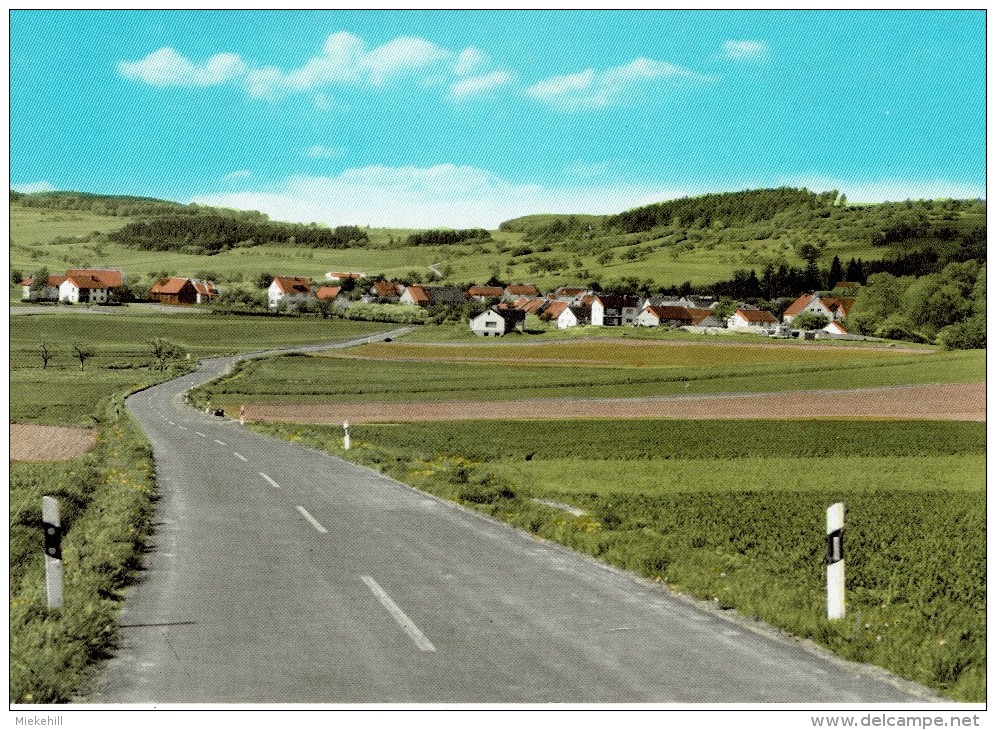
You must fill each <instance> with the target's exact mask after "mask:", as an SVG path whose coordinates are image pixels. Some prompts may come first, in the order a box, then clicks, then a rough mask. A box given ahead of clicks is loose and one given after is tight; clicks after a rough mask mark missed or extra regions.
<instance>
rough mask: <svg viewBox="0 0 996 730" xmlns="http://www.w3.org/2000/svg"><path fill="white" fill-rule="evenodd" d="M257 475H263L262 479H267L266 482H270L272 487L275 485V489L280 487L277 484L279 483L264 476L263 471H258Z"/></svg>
mask: <svg viewBox="0 0 996 730" xmlns="http://www.w3.org/2000/svg"><path fill="white" fill-rule="evenodd" d="M259 475H260V476H261V477H263V479H265V480H266V481H268V482H269V483H270V486H273V487H276V488H277V489H280V485H279V484H277V483H276V482H275V481H273V480H272V479H270V477H268V476H266V474H264V473H263V472H260V473H259Z"/></svg>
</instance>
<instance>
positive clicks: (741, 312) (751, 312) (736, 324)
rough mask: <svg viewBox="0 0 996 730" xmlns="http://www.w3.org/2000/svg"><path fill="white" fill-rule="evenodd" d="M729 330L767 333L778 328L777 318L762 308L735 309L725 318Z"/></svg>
mask: <svg viewBox="0 0 996 730" xmlns="http://www.w3.org/2000/svg"><path fill="white" fill-rule="evenodd" d="M726 326H727V327H729V328H730V329H731V330H739V331H741V332H757V333H764V334H769V333H771V332H774V331H776V330H777V329H778V318H777V317H775V315H773V314H772V313H771V312H765V311H764V310H763V309H743V308H741V309H737V311H736V312H734V313H733V314H732V315H730V318H729V319H727V320H726Z"/></svg>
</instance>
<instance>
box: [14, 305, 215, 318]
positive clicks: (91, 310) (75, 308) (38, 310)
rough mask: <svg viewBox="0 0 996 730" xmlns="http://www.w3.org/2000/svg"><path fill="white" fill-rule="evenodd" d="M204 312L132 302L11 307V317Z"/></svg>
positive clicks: (189, 308) (196, 309)
mask: <svg viewBox="0 0 996 730" xmlns="http://www.w3.org/2000/svg"><path fill="white" fill-rule="evenodd" d="M204 311H206V310H205V309H204V308H203V307H195V306H191V307H171V306H169V305H168V304H155V303H154V302H133V303H131V304H125V305H122V306H120V307H114V306H111V307H107V306H101V305H99V304H95V305H92V306H87V305H85V304H84V305H79V304H73V305H72V306H65V305H63V306H59V305H57V304H53V305H51V306H42V305H32V304H26V305H24V306H18V305H11V307H10V314H11V316H17V315H19V314H135V313H136V312H156V313H162V314H196V313H197V312H204Z"/></svg>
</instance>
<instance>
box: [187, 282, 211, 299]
mask: <svg viewBox="0 0 996 730" xmlns="http://www.w3.org/2000/svg"><path fill="white" fill-rule="evenodd" d="M190 281H191V282H193V284H194V289H196V290H197V293H198V294H201V295H203V296H207V297H216V296H218V287H216V286H215V285H214V282H213V281H201V280H200V279H191V280H190Z"/></svg>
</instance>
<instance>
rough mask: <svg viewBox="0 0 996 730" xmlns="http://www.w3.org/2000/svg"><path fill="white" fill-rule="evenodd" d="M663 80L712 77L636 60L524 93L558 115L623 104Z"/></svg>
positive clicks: (549, 82) (557, 78)
mask: <svg viewBox="0 0 996 730" xmlns="http://www.w3.org/2000/svg"><path fill="white" fill-rule="evenodd" d="M665 79H669V80H672V81H696V82H705V81H712V78H711V77H708V76H704V75H702V74H699V73H696V72H694V71H691V70H689V69H686V68H682V67H681V66H676V65H674V64H673V63H667V62H666V61H655V60H653V59H649V58H637V59H635V60H633V61H631V62H630V63H628V64H626V65H624V66H616V67H614V68H610V69H606V70H605V71H601V72H599V71H595V69H591V68H589V69H586V70H585V71H581V72H579V73H576V74H568V75H565V76H554V77H552V78H549V79H544V80H543V81H540V82H538V83H536V84H533V85H532V86H531V87H529V88H528V89H526V94H528V95H529V96H531V97H533V98H534V99H536V100H538V101H541V102H543V103H545V104H548V105H549V106H551V107H553V108H554V109H557V110H558V111H564V112H576V111H581V110H584V109H604V108H606V107H609V106H613V105H615V104H619V103H622V102H625V101H627V100H628V99H629V98H631V97H632V96H633V95H634V94H635V92H636V91H638V90H639V89H641V88H646V87H648V86H650V85H651V84H653V83H654V82H659V81H662V80H665Z"/></svg>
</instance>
